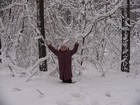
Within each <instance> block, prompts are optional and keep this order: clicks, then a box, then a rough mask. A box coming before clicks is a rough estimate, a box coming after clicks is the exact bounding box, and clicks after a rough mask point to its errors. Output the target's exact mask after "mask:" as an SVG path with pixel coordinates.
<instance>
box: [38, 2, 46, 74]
mask: <svg viewBox="0 0 140 105" xmlns="http://www.w3.org/2000/svg"><path fill="white" fill-rule="evenodd" d="M36 3H37V25H38V29H39V31H40V34H41V37H42V38H40V39H39V40H38V45H39V58H43V57H45V56H46V47H45V45H44V39H45V29H44V0H36ZM39 68H40V70H41V71H47V60H45V61H43V62H42V63H41V64H40V65H39Z"/></svg>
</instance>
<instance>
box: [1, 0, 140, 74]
mask: <svg viewBox="0 0 140 105" xmlns="http://www.w3.org/2000/svg"><path fill="white" fill-rule="evenodd" d="M41 2H42V5H44V9H43V10H41V11H42V12H41V13H40V14H42V16H44V17H43V18H40V17H41V15H40V14H39V8H40V7H39V6H38V5H39V4H41ZM139 7H140V3H139V1H138V0H130V1H129V0H105V1H104V0H47V1H34V0H1V3H0V31H1V33H0V38H1V52H2V61H3V66H7V67H9V69H10V70H11V72H12V75H13V76H14V75H16V74H17V73H21V74H22V73H23V74H25V73H27V72H28V73H29V72H31V71H32V70H34V69H36V68H37V67H38V65H44V67H42V68H40V70H41V71H47V70H57V61H56V58H55V57H54V56H53V55H52V54H51V53H50V52H49V51H48V49H46V47H45V46H46V45H45V42H46V41H48V42H50V43H51V44H52V45H53V46H55V47H56V48H58V47H59V45H60V43H62V42H65V43H68V45H69V46H70V48H71V47H72V46H73V43H74V42H75V41H78V42H79V44H80V48H79V50H78V53H77V54H76V56H75V58H76V59H75V61H74V65H73V67H74V68H75V70H77V72H79V73H80V72H81V71H82V70H83V69H84V68H86V65H84V64H86V63H87V62H88V63H90V64H92V65H93V66H94V67H95V68H96V70H98V71H99V72H100V73H101V74H102V75H105V73H106V72H107V71H109V70H110V69H112V68H113V69H115V68H116V67H117V69H118V70H122V71H124V72H129V71H130V70H135V71H134V72H135V73H136V74H137V73H139V63H140V55H139V50H140V47H139V43H140V37H139V32H140V31H139V25H140V23H139V22H140V20H139V12H140V11H139ZM39 15H40V17H39ZM42 20H43V26H41V25H40V23H41V22H42ZM40 43H41V44H40ZM39 45H40V47H39ZM41 49H43V50H41ZM43 51H44V52H43ZM42 52H43V53H42ZM40 58H42V59H40ZM54 67H55V69H54ZM13 68H18V71H14V70H13ZM78 69H79V70H78ZM79 73H78V74H79Z"/></svg>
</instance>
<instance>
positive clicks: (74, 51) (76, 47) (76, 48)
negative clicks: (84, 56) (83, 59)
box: [71, 42, 79, 55]
mask: <svg viewBox="0 0 140 105" xmlns="http://www.w3.org/2000/svg"><path fill="white" fill-rule="evenodd" d="M78 46H79V44H78V42H76V43H75V45H74V48H73V50H71V55H74V54H75V53H76V52H77V50H78Z"/></svg>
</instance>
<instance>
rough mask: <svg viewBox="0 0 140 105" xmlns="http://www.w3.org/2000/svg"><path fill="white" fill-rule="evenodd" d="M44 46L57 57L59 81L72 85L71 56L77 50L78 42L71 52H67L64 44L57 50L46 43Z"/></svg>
mask: <svg viewBox="0 0 140 105" xmlns="http://www.w3.org/2000/svg"><path fill="white" fill-rule="evenodd" d="M46 45H47V46H48V48H49V49H50V50H51V51H52V52H53V53H54V54H55V55H56V56H57V57H58V64H59V72H60V79H61V80H62V81H63V82H64V83H72V67H71V64H72V55H74V54H75V53H76V52H77V50H78V46H79V44H78V42H76V43H75V45H74V49H73V50H69V49H68V46H67V45H66V44H65V43H64V44H62V45H61V46H60V49H59V50H57V49H55V48H54V47H53V46H51V45H50V44H48V42H46Z"/></svg>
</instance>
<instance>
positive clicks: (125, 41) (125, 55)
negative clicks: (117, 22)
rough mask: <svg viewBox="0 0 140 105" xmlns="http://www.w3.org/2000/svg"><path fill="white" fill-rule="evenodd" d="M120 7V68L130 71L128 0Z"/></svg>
mask: <svg viewBox="0 0 140 105" xmlns="http://www.w3.org/2000/svg"><path fill="white" fill-rule="evenodd" d="M126 2H127V5H126V6H124V8H122V27H123V29H122V54H121V60H122V63H121V70H122V72H130V63H129V61H130V1H129V0H127V1H126Z"/></svg>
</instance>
